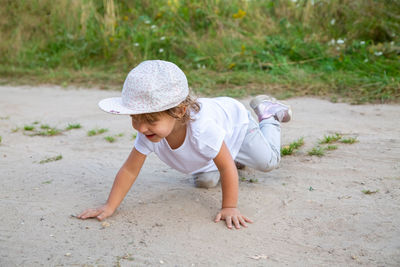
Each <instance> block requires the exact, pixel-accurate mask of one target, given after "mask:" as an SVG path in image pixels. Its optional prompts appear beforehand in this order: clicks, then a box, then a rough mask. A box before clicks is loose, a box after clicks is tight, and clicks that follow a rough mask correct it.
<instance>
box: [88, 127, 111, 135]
mask: <svg viewBox="0 0 400 267" xmlns="http://www.w3.org/2000/svg"><path fill="white" fill-rule="evenodd" d="M107 131H108V129H105V128H101V129H92V130H90V131H88V133H87V135H88V136H94V135H99V134H102V133H105V132H107Z"/></svg>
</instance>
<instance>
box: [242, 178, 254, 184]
mask: <svg viewBox="0 0 400 267" xmlns="http://www.w3.org/2000/svg"><path fill="white" fill-rule="evenodd" d="M240 181H242V182H249V183H258V179H257V178H249V179H247V178H246V177H240Z"/></svg>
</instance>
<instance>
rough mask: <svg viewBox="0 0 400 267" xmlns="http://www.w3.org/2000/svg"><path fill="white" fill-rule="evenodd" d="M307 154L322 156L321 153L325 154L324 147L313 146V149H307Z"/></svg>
mask: <svg viewBox="0 0 400 267" xmlns="http://www.w3.org/2000/svg"><path fill="white" fill-rule="evenodd" d="M308 155H310V156H318V157H322V156H323V155H325V148H323V147H320V146H317V147H314V148H313V149H311V150H310V151H308Z"/></svg>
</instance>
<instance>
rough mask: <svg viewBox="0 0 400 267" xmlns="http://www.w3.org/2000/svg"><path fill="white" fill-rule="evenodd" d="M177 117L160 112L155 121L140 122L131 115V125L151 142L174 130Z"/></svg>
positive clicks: (164, 136) (166, 135) (155, 141)
mask: <svg viewBox="0 0 400 267" xmlns="http://www.w3.org/2000/svg"><path fill="white" fill-rule="evenodd" d="M176 124H177V119H175V118H173V117H171V116H169V115H168V114H161V115H160V117H159V118H158V120H157V121H155V122H142V121H138V120H135V119H134V118H133V117H132V127H133V128H134V129H136V130H137V131H138V132H140V133H142V134H144V135H145V136H146V137H147V139H149V140H150V141H151V142H154V143H157V142H160V141H161V139H163V138H166V137H168V136H169V135H170V134H171V133H173V132H174V130H176V128H177V127H176Z"/></svg>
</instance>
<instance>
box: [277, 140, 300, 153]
mask: <svg viewBox="0 0 400 267" xmlns="http://www.w3.org/2000/svg"><path fill="white" fill-rule="evenodd" d="M303 145H304V138H303V137H301V138H299V139H298V140H296V141H293V142H292V143H290V144H289V145H286V146H283V147H281V155H282V156H287V155H292V154H293V153H294V152H295V151H297V150H298V149H299V148H300V147H302V146H303Z"/></svg>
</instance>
